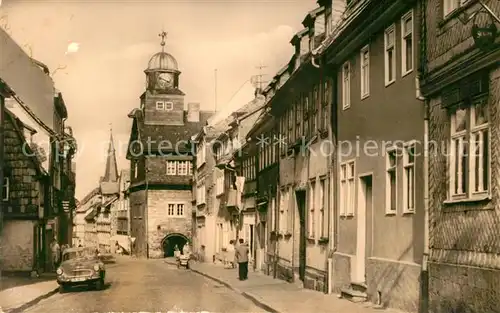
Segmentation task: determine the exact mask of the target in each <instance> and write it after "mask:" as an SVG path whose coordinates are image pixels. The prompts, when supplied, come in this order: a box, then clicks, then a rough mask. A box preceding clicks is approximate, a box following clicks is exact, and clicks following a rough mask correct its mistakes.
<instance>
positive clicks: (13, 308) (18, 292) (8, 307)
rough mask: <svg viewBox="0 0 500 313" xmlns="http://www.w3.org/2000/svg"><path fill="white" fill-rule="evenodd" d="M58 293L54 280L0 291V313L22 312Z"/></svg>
mask: <svg viewBox="0 0 500 313" xmlns="http://www.w3.org/2000/svg"><path fill="white" fill-rule="evenodd" d="M57 291H58V285H57V282H56V281H55V280H51V281H45V282H38V283H34V284H29V285H24V286H17V287H13V288H9V289H5V290H2V291H0V313H3V312H5V313H16V312H22V311H23V310H24V309H26V308H27V307H30V306H32V305H33V304H35V303H37V302H39V301H41V300H42V299H45V298H48V297H50V296H51V295H53V294H55V293H56V292H57Z"/></svg>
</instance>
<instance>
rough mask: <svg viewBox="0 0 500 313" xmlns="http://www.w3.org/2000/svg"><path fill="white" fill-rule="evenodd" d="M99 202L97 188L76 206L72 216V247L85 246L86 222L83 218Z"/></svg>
mask: <svg viewBox="0 0 500 313" xmlns="http://www.w3.org/2000/svg"><path fill="white" fill-rule="evenodd" d="M100 202H101V198H100V192H99V187H97V188H95V189H94V190H92V191H91V192H89V193H88V194H87V195H86V196H85V197H84V198H83V199H82V200H81V201H80V203H79V204H78V206H77V207H76V210H75V214H74V215H73V247H78V246H83V247H86V246H87V241H86V240H85V233H86V232H85V229H86V228H88V227H86V225H87V220H86V219H85V217H86V216H87V215H88V214H90V213H91V212H92V210H93V209H94V208H95V206H96V205H98V204H99V203H100Z"/></svg>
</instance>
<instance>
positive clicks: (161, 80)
mask: <svg viewBox="0 0 500 313" xmlns="http://www.w3.org/2000/svg"><path fill="white" fill-rule="evenodd" d="M172 83H173V79H172V75H171V74H169V73H160V75H158V86H159V87H160V88H165V87H170V86H172Z"/></svg>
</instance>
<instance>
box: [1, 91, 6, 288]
mask: <svg viewBox="0 0 500 313" xmlns="http://www.w3.org/2000/svg"><path fill="white" fill-rule="evenodd" d="M2 89H3V86H2V83H1V82H0V186H2V188H0V247H1V246H2V244H3V235H2V234H3V219H4V217H3V208H4V206H3V201H2V200H1V199H3V197H4V195H3V194H2V193H3V180H4V171H3V169H4V162H5V154H4V152H5V151H4V147H5V145H4V113H5V99H4V96H3V95H2V93H1V92H2ZM2 269H3V268H2V267H1V266H0V279H1V278H2Z"/></svg>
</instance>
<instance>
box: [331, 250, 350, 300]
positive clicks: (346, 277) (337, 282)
mask: <svg viewBox="0 0 500 313" xmlns="http://www.w3.org/2000/svg"><path fill="white" fill-rule="evenodd" d="M351 260H352V256H349V255H346V254H342V253H334V254H333V277H332V282H333V288H332V290H333V292H335V293H340V289H341V288H344V287H347V286H349V285H350V283H351Z"/></svg>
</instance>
